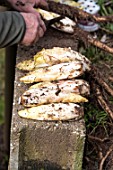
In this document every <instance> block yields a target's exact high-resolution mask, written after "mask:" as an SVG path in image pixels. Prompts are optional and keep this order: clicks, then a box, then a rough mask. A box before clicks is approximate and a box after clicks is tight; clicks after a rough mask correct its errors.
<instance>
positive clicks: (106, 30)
mask: <svg viewBox="0 0 113 170" xmlns="http://www.w3.org/2000/svg"><path fill="white" fill-rule="evenodd" d="M99 29H101V30H102V31H105V32H106V33H107V34H111V35H113V31H110V30H108V29H105V28H103V27H100V28H99Z"/></svg>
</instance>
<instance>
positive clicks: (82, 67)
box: [17, 47, 91, 120]
mask: <svg viewBox="0 0 113 170" xmlns="http://www.w3.org/2000/svg"><path fill="white" fill-rule="evenodd" d="M26 65H27V66H26ZM90 65H91V63H90V61H89V60H88V59H87V58H86V57H85V56H83V55H81V54H80V53H78V52H76V51H73V50H72V49H71V48H60V47H54V48H52V49H43V50H42V51H40V52H38V53H37V54H36V55H35V56H34V58H33V59H32V60H28V61H24V62H21V63H19V64H18V65H17V67H18V68H19V69H21V70H27V71H28V73H27V74H26V75H25V76H24V77H21V78H20V81H21V82H23V83H27V84H28V83H29V84H30V83H35V84H34V85H31V87H30V88H29V89H28V90H27V91H25V92H24V93H23V94H22V95H21V96H20V98H19V103H20V104H22V105H23V106H24V107H25V109H24V110H20V111H19V112H18V114H19V115H20V116H21V117H24V118H29V119H35V120H70V119H76V120H77V119H80V118H81V117H82V116H83V115H84V110H83V107H82V106H81V104H79V103H83V102H88V100H87V98H86V97H87V96H88V95H89V94H90V87H89V84H88V83H87V82H86V81H85V80H82V79H81V78H80V79H75V78H78V77H79V76H81V75H83V74H84V72H85V71H89V70H90Z"/></svg>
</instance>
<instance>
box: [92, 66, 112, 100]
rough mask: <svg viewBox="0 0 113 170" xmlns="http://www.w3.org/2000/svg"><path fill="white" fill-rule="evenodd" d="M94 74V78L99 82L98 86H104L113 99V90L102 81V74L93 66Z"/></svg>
mask: <svg viewBox="0 0 113 170" xmlns="http://www.w3.org/2000/svg"><path fill="white" fill-rule="evenodd" d="M92 74H93V75H92V77H93V78H94V79H95V80H96V81H97V82H98V84H99V85H100V86H102V87H103V88H104V89H105V90H106V91H107V92H108V93H109V94H110V95H111V96H112V97H113V89H112V88H110V87H109V86H108V84H107V83H106V82H105V81H104V80H103V79H102V75H101V73H100V72H99V71H98V69H97V68H96V67H94V66H92Z"/></svg>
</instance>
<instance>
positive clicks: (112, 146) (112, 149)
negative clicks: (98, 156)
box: [99, 145, 113, 170]
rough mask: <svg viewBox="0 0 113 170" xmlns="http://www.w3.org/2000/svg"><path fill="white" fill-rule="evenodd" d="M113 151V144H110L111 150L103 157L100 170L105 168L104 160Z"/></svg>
mask: <svg viewBox="0 0 113 170" xmlns="http://www.w3.org/2000/svg"><path fill="white" fill-rule="evenodd" d="M112 151H113V145H111V146H110V148H109V150H108V151H107V152H106V155H105V156H104V157H103V158H102V160H101V162H100V166H99V170H103V165H104V162H105V160H106V159H107V157H108V156H109V155H110V153H111V152H112Z"/></svg>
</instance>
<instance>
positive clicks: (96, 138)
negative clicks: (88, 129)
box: [88, 135, 109, 142]
mask: <svg viewBox="0 0 113 170" xmlns="http://www.w3.org/2000/svg"><path fill="white" fill-rule="evenodd" d="M88 138H89V139H92V140H97V141H99V142H105V141H106V140H109V138H103V139H101V138H98V137H96V136H91V135H88Z"/></svg>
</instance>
